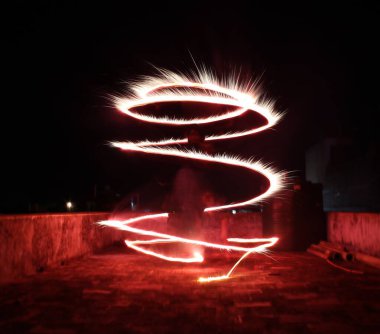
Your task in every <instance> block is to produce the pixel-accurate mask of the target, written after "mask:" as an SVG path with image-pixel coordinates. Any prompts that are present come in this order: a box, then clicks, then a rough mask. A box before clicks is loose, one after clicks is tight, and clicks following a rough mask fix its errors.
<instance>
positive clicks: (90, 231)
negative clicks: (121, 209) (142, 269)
mask: <svg viewBox="0 0 380 334" xmlns="http://www.w3.org/2000/svg"><path fill="white" fill-rule="evenodd" d="M108 216H109V214H108V213H66V214H38V215H35V214H30V215H12V216H11V215H4V216H0V283H1V282H7V281H11V280H13V279H15V278H18V277H22V276H24V275H30V274H34V273H36V272H39V271H43V270H44V269H45V268H46V267H53V266H57V265H60V264H63V263H64V262H65V261H67V260H69V259H73V258H76V257H80V256H83V255H85V254H89V253H93V252H94V251H97V250H100V249H101V248H103V247H105V246H108V245H111V244H112V243H114V242H116V241H119V240H122V238H123V232H121V231H117V230H115V229H110V228H103V227H100V226H98V225H96V224H95V223H96V222H98V221H100V220H104V219H107V218H108Z"/></svg>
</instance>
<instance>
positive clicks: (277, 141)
mask: <svg viewBox="0 0 380 334" xmlns="http://www.w3.org/2000/svg"><path fill="white" fill-rule="evenodd" d="M4 13H5V19H6V22H5V28H4V29H5V31H6V40H5V41H3V43H2V44H3V46H6V47H5V48H4V49H3V51H2V53H3V54H5V55H6V60H5V61H4V62H3V63H2V67H3V84H4V86H6V89H5V90H4V92H5V95H4V97H3V100H2V102H3V104H2V113H1V118H2V121H1V129H2V135H3V139H2V151H1V156H2V159H1V161H2V162H1V165H2V170H3V171H2V182H1V183H2V187H1V198H0V212H3V213H7V212H30V211H59V210H64V209H65V207H64V204H65V202H66V201H68V200H72V201H73V202H74V203H76V209H78V210H80V209H83V210H88V209H103V208H104V209H109V208H110V207H111V206H112V205H114V203H116V202H118V201H119V200H121V199H122V198H124V197H125V196H127V195H128V194H131V193H133V192H134V191H135V190H136V189H141V187H143V188H144V187H145V188H149V187H148V185H149V184H151V183H152V182H153V183H154V182H155V181H154V180H156V179H157V177H158V178H160V177H162V178H164V179H166V180H169V179H170V175H171V173H172V172H173V171H175V168H176V167H175V165H171V164H170V163H169V162H163V161H162V160H160V159H156V158H151V159H149V158H148V159H147V158H146V157H142V156H139V155H136V154H132V155H128V154H126V153H123V152H120V151H118V150H117V149H113V148H111V147H109V146H108V145H107V143H108V142H109V141H112V140H128V139H133V138H140V139H146V138H147V137H149V133H150V131H155V130H154V129H153V128H152V126H151V125H144V124H141V123H139V122H137V121H134V120H131V119H129V118H128V117H126V116H125V115H122V114H121V113H119V112H117V111H116V109H115V108H114V107H113V106H112V103H111V102H110V100H109V96H110V95H111V94H121V93H123V92H124V91H125V90H126V83H125V81H128V80H131V79H135V78H136V77H137V76H138V75H141V74H153V73H154V70H153V68H152V67H151V65H150V63H152V64H154V65H156V66H159V67H164V68H168V69H172V70H179V71H184V70H186V69H189V68H192V67H194V65H193V62H192V59H191V56H190V53H189V52H191V54H192V55H193V57H194V59H195V61H196V62H198V63H204V64H205V65H207V66H208V67H210V68H213V69H214V70H215V71H216V72H217V73H220V74H225V73H228V72H230V71H232V70H233V69H236V68H237V69H240V70H241V72H242V76H243V77H247V78H248V77H253V78H259V79H261V81H260V82H261V84H262V88H263V91H264V92H265V93H266V95H267V96H268V97H269V98H272V99H274V100H275V101H276V108H277V110H279V111H284V112H286V115H285V117H284V119H283V120H282V122H281V123H280V124H278V125H277V126H276V128H275V129H274V130H269V131H267V132H266V133H262V134H259V135H257V136H256V137H252V138H243V139H239V140H237V141H236V142H234V143H226V144H225V146H224V147H223V146H221V147H218V149H223V150H227V151H230V152H232V151H233V152H234V153H240V154H241V155H244V156H255V157H258V158H262V159H263V161H265V162H273V165H274V166H276V167H277V168H278V169H280V170H288V171H291V172H292V173H293V174H292V175H299V176H301V177H303V176H304V170H305V166H304V159H305V151H306V149H307V148H308V147H310V146H311V145H314V144H316V143H317V142H319V141H320V140H322V139H324V138H328V137H345V138H350V140H351V142H352V145H351V146H350V154H349V158H348V159H349V160H355V161H360V159H362V158H363V157H364V156H368V154H369V153H368V152H371V154H372V155H374V156H375V159H374V160H371V161H378V157H379V144H378V143H379V130H378V123H377V121H376V120H377V119H378V114H379V112H380V110H379V109H380V108H379V98H378V86H379V85H378V74H377V73H378V61H379V52H378V51H377V48H378V42H379V8H378V6H376V5H368V4H363V3H362V2H356V3H353V4H350V5H348V4H347V3H345V5H344V7H337V8H333V7H331V5H328V4H323V3H321V2H318V3H316V4H314V5H311V4H307V5H306V3H305V5H304V6H299V5H290V4H288V3H286V4H282V5H279V4H276V3H269V2H268V3H266V4H263V3H262V2H260V3H259V4H254V2H252V3H251V2H229V3H227V4H222V3H221V2H217V3H212V2H209V3H207V2H204V3H197V2H177V4H169V3H163V2H161V3H159V4H155V5H150V4H149V3H145V2H141V4H138V3H133V2H129V1H128V2H127V1H125V2H124V3H122V5H121V4H116V3H114V4H111V3H110V2H104V3H103V4H95V3H87V4H80V3H79V2H78V3H76V4H70V5H69V4H65V3H58V2H57V3H55V2H48V1H47V2H33V3H26V2H25V3H23V2H19V3H16V4H14V5H12V6H9V7H7V8H6V10H5V11H4ZM4 29H3V31H4ZM157 131H158V130H157ZM162 131H163V133H164V134H165V132H164V130H162ZM376 157H377V158H376ZM346 158H347V157H346ZM162 163H164V166H166V167H167V172H163V168H160V166H163V165H162ZM173 166H174V167H173ZM157 170H159V171H160V172H157ZM160 173H161V174H160ZM165 173H166V174H165ZM164 174H165V175H164ZM375 174H376V172H375ZM162 175H164V176H162ZM363 178H366V179H367V180H369V178H375V179H376V180H377V181H376V182H378V176H377V175H363ZM152 180H153V181H152ZM156 181H157V180H156ZM102 196H103V197H102ZM353 196H354V197H355V196H356V194H355V193H353ZM371 196H372V197H373V196H374V195H371ZM94 197H95V198H97V200H95V199H94ZM107 201H108V202H109V207H106V204H104V203H106V202H107ZM96 202H98V203H96ZM99 202H103V204H104V205H105V206H104V207H101V206H99V205H100V204H99ZM91 203H92V204H91ZM364 209H365V208H364Z"/></svg>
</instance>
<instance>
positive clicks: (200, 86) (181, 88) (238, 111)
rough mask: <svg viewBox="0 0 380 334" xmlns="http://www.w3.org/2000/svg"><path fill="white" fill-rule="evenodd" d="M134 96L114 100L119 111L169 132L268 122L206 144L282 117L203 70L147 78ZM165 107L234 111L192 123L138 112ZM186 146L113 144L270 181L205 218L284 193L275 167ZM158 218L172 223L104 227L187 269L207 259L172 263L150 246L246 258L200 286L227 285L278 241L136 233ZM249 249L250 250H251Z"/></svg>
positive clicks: (248, 89)
mask: <svg viewBox="0 0 380 334" xmlns="http://www.w3.org/2000/svg"><path fill="white" fill-rule="evenodd" d="M131 89H132V90H133V92H134V95H133V96H132V97H129V98H117V99H115V102H116V106H117V108H118V109H119V110H120V111H121V112H123V113H125V114H126V115H128V116H130V117H133V118H135V119H138V120H140V121H144V122H150V123H157V124H161V125H168V126H183V125H192V124H206V123H214V122H220V121H223V120H227V119H230V118H234V117H239V116H242V115H244V114H246V113H249V112H254V113H258V114H260V115H261V116H263V117H264V118H265V120H266V122H265V124H264V125H261V126H259V127H256V128H249V129H246V130H243V131H240V132H228V133H225V134H218V135H210V136H206V137H205V141H216V140H227V139H232V138H237V137H242V136H247V135H251V134H255V133H258V132H261V131H264V130H266V129H268V128H270V127H272V126H273V125H275V124H276V123H277V122H278V120H279V119H280V117H281V116H280V114H278V113H276V112H275V111H274V110H273V105H272V104H271V103H258V102H257V101H258V96H257V95H256V94H255V90H254V87H253V85H246V86H243V87H242V86H241V85H240V86H239V85H238V83H237V80H234V79H233V78H229V79H227V80H218V79H216V78H215V76H214V75H213V74H211V73H210V72H207V71H205V70H202V71H200V72H198V73H193V74H192V75H191V76H185V75H179V74H176V73H173V72H170V71H166V70H160V75H159V76H157V77H145V78H144V79H143V80H141V81H140V82H137V83H134V84H133V85H131ZM163 102H201V103H206V104H218V105H225V106H229V107H231V108H233V109H234V110H233V111H228V112H225V113H222V114H219V115H216V116H209V117H204V118H193V119H178V118H170V117H168V116H165V117H156V116H151V115H144V114H141V113H138V112H136V111H135V110H136V108H138V107H144V106H149V105H154V104H157V103H163ZM186 143H187V139H186V138H180V139H164V140H160V141H149V140H146V141H140V142H113V143H112V145H113V146H115V147H118V148H120V149H122V150H125V151H135V152H142V153H145V154H158V155H166V156H174V157H178V158H183V159H195V160H201V161H207V162H211V163H217V164H224V165H230V166H236V167H240V168H243V169H248V170H250V171H252V172H253V173H259V174H261V175H262V176H263V177H265V178H266V179H267V180H268V184H269V186H268V188H267V189H266V190H265V191H264V192H263V193H262V194H260V195H259V196H255V197H253V198H249V199H247V200H245V201H242V202H239V203H233V204H224V205H219V206H213V207H207V208H206V209H205V210H204V211H205V212H212V211H218V210H224V209H231V208H237V207H242V206H247V205H251V204H256V203H258V202H260V201H262V200H264V199H265V198H268V197H269V196H271V195H272V194H274V193H275V192H276V191H278V190H279V189H281V188H282V186H283V179H284V174H283V173H279V172H275V171H274V170H273V169H272V168H271V167H269V166H267V165H264V164H263V163H261V162H259V161H253V160H246V159H242V158H239V157H236V156H230V155H227V154H223V155H212V154H207V153H203V152H199V151H194V150H186V149H184V148H183V147H182V146H181V145H185V144H186ZM158 218H168V213H159V214H151V215H145V216H139V217H134V218H130V219H127V220H122V221H121V220H107V221H102V222H99V224H101V225H104V226H111V227H114V228H117V229H120V230H124V231H128V232H131V233H134V234H136V235H142V236H148V237H152V239H150V240H125V243H126V245H127V246H128V247H130V248H132V249H134V250H136V251H139V252H142V253H144V254H147V255H152V256H155V257H158V258H161V259H164V260H167V261H178V262H184V263H192V262H203V261H204V258H203V256H202V255H201V254H200V253H199V252H196V251H194V254H193V255H192V256H190V257H174V256H173V257H172V256H168V255H165V254H163V253H160V252H159V251H156V250H152V249H149V246H150V247H151V246H152V245H155V244H168V243H183V244H191V245H194V246H198V247H210V248H216V249H223V250H228V251H236V252H242V253H243V255H242V257H241V258H240V259H239V261H237V262H236V263H235V265H234V266H233V267H232V268H231V270H230V271H229V272H228V273H227V274H225V275H221V276H216V277H200V278H199V279H198V281H199V282H211V281H216V280H223V279H228V278H229V277H230V276H231V274H232V273H233V271H234V270H235V268H236V267H237V265H238V264H239V263H240V262H241V261H242V260H243V259H244V258H246V257H247V256H248V255H249V254H251V253H263V252H265V251H266V250H267V249H268V248H269V247H271V246H273V245H274V244H275V243H276V242H277V241H278V238H276V237H272V238H252V239H246V238H229V239H227V242H228V243H227V244H218V243H211V242H207V241H203V240H194V239H189V238H184V237H179V236H175V235H170V234H167V233H160V232H157V231H154V230H147V229H144V228H141V227H137V226H138V223H141V222H146V221H149V220H153V221H154V220H156V219H158ZM247 245H248V246H247Z"/></svg>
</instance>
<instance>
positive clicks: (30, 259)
mask: <svg viewBox="0 0 380 334" xmlns="http://www.w3.org/2000/svg"><path fill="white" fill-rule="evenodd" d="M139 214H141V213H139ZM139 214H138V213H133V215H139ZM129 217H131V213H128V214H126V215H125V216H124V217H120V216H119V217H115V218H119V219H122V218H123V219H127V218H129ZM108 218H112V217H110V215H109V214H108V213H65V214H38V215H36V214H30V215H0V283H5V282H9V281H12V280H14V279H17V278H20V277H22V276H25V275H31V274H35V273H37V272H41V271H43V270H45V268H47V267H54V266H57V265H61V264H64V263H65V262H66V261H67V260H70V259H73V258H76V257H80V256H83V255H86V254H90V253H93V252H94V251H97V250H100V249H102V248H104V247H106V246H108V245H111V244H112V243H114V242H116V241H120V240H123V239H124V237H125V236H128V232H123V231H118V230H116V229H114V228H110V227H101V226H98V225H96V224H95V223H96V222H98V221H101V220H105V219H108ZM145 225H146V226H145V228H151V229H154V230H160V228H161V229H162V228H166V224H157V223H156V222H152V223H151V225H152V226H149V223H148V224H145ZM163 232H165V230H164V231H163ZM204 232H205V235H207V239H208V240H209V241H214V242H220V241H225V239H226V238H228V237H246V238H249V237H251V238H252V237H262V235H263V227H262V215H261V213H260V212H258V213H238V214H236V215H232V214H231V213H215V214H210V215H207V219H206V221H205V224H204ZM133 237H135V236H133ZM133 237H132V238H133Z"/></svg>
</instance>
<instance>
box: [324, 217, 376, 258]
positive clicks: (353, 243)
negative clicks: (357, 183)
mask: <svg viewBox="0 0 380 334" xmlns="http://www.w3.org/2000/svg"><path fill="white" fill-rule="evenodd" d="M327 236H328V241H330V242H335V243H339V244H342V245H345V246H347V247H348V248H349V249H352V250H354V251H358V252H362V253H365V254H369V255H373V256H376V257H380V213H363V212H329V213H328V216H327Z"/></svg>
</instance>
